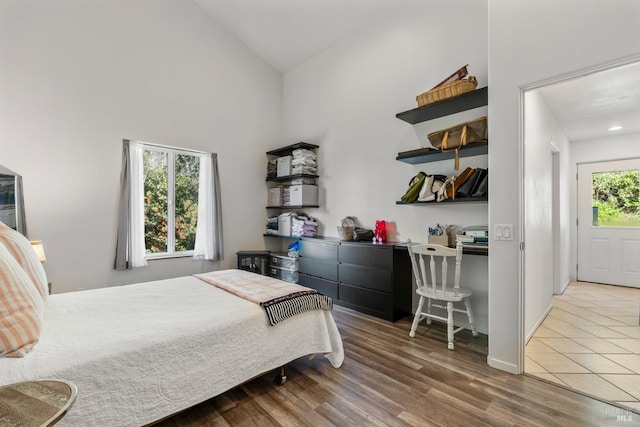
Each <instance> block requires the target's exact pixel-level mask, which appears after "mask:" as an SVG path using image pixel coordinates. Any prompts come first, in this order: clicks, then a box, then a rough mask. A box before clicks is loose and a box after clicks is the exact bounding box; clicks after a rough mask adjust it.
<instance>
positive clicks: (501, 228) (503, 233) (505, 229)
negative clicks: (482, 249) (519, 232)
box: [493, 224, 513, 240]
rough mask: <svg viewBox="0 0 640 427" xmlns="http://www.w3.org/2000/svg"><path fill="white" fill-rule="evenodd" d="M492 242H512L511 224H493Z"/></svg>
mask: <svg viewBox="0 0 640 427" xmlns="http://www.w3.org/2000/svg"><path fill="white" fill-rule="evenodd" d="M493 240H513V224H494V225H493Z"/></svg>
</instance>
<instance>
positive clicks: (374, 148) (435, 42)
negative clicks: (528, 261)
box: [284, 1, 488, 333]
mask: <svg viewBox="0 0 640 427" xmlns="http://www.w3.org/2000/svg"><path fill="white" fill-rule="evenodd" d="M486 13H487V10H486V3H485V2H484V1H473V2H469V1H430V2H422V1H405V2H399V5H398V7H397V10H396V12H395V13H394V14H392V15H390V16H387V17H386V18H385V19H384V21H381V22H373V23H371V25H370V26H368V27H367V28H365V29H363V30H362V31H360V32H358V33H356V34H353V35H352V36H351V37H349V38H347V39H345V40H342V41H341V42H340V43H338V44H337V45H335V46H333V47H332V48H330V49H328V50H326V51H324V52H323V53H321V54H320V55H318V56H316V57H314V58H313V59H311V60H310V61H308V62H307V63H305V64H303V65H301V66H300V67H298V68H296V69H294V70H293V71H291V72H289V73H287V74H285V76H284V132H285V139H287V140H292V141H298V140H302V141H308V142H312V143H317V144H318V145H319V146H320V149H319V152H318V157H319V174H320V176H321V178H320V179H319V185H320V187H321V192H320V205H321V208H320V209H315V210H310V211H309V214H311V215H314V216H317V218H318V219H319V220H320V222H321V224H322V228H321V230H320V233H321V234H324V235H328V236H337V235H338V234H337V231H336V226H337V225H339V223H340V220H341V219H342V218H344V217H345V216H348V215H353V216H356V217H358V219H359V220H360V222H361V223H362V225H363V226H366V227H373V226H374V224H375V220H376V219H384V220H386V221H392V222H394V223H395V226H396V228H397V233H396V234H395V235H394V236H393V240H397V241H406V240H407V239H408V238H411V239H412V240H413V241H418V242H423V241H425V240H426V234H427V229H428V227H429V226H432V225H435V224H437V223H440V224H458V225H460V226H467V225H480V224H487V220H488V214H487V205H486V204H467V205H457V206H455V205H440V206H400V205H396V204H395V202H396V201H397V200H399V199H400V197H401V196H402V195H403V194H404V192H405V190H406V188H407V184H408V182H409V180H410V179H411V177H412V176H414V175H415V174H416V173H417V172H418V171H421V170H422V171H425V172H426V173H429V174H432V173H445V174H451V173H453V172H454V171H453V161H452V160H451V161H446V162H437V163H427V164H420V165H416V166H412V165H409V164H406V163H402V162H399V161H396V160H395V157H396V156H397V154H398V152H401V151H406V150H412V149H416V148H420V147H421V146H424V145H426V144H427V138H426V135H427V134H428V133H429V132H431V131H434V130H438V129H442V128H445V127H448V126H451V125H454V124H456V123H459V122H462V121H465V120H470V119H474V118H476V117H478V116H480V115H486V112H487V108H486V107H484V108H479V109H475V110H473V111H470V112H465V113H459V114H456V115H454V116H451V117H446V118H442V119H438V120H434V121H432V122H429V123H425V124H421V125H415V126H412V125H410V124H408V123H406V122H403V121H401V120H398V119H397V118H396V117H395V115H396V114H397V113H399V112H402V111H406V110H409V109H413V108H416V107H417V103H416V101H415V97H416V95H418V94H420V93H422V92H424V91H426V90H428V89H430V88H431V87H433V86H434V85H436V84H437V83H439V82H440V81H441V80H442V79H443V78H445V77H446V76H448V75H449V74H451V73H452V72H453V71H455V70H457V69H458V68H459V67H461V66H462V65H465V64H467V63H468V64H470V66H469V71H470V74H472V75H475V76H476V77H477V78H478V81H479V85H478V87H484V86H486V82H487V40H486V22H487V16H486ZM452 22H455V25H454V27H455V30H452V28H453V27H452ZM486 165H487V156H480V157H478V158H463V159H461V170H462V169H464V168H465V167H467V166H471V167H474V166H483V167H486ZM486 280H487V258H486V257H481V256H466V257H465V258H464V260H463V281H465V283H468V284H470V286H471V287H472V288H473V289H474V292H475V294H474V300H473V304H474V309H475V310H476V312H477V315H478V316H477V317H478V319H479V320H480V321H479V326H480V330H481V331H482V332H485V333H486V332H487V325H486V322H487V316H488V313H487V301H488V297H487V282H486Z"/></svg>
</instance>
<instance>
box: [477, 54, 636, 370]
mask: <svg viewBox="0 0 640 427" xmlns="http://www.w3.org/2000/svg"><path fill="white" fill-rule="evenodd" d="M639 61H640V55H637V54H636V55H633V56H629V57H625V58H619V59H616V60H613V61H611V62H607V63H602V64H596V65H592V66H590V67H585V68H582V69H579V70H575V71H572V72H569V73H565V74H560V75H557V76H554V77H550V78H548V79H542V80H539V81H536V82H532V83H529V84H526V85H522V86H520V87H519V94H518V98H519V111H518V116H519V117H518V129H519V131H518V153H519V159H518V166H519V167H518V187H519V197H518V199H519V200H518V206H519V211H518V235H519V236H520V242H519V243H520V245H519V247H520V251H519V252H520V254H519V263H518V284H517V286H518V343H517V345H518V351H517V354H518V366H517V369H516V372H517V373H518V374H522V373H524V362H525V351H524V349H525V345H526V332H525V312H524V310H525V306H526V301H525V283H524V277H525V275H524V271H525V268H526V266H525V256H524V251H525V241H524V238H523V237H522V236H525V234H524V233H525V226H524V225H525V224H524V212H525V211H524V203H525V200H526V193H525V185H524V176H525V171H524V141H525V128H524V123H525V108H524V106H525V93H526V92H528V91H530V90H534V89H539V88H541V87H544V86H547V85H552V84H556V83H561V82H564V81H567V80H572V79H575V78H579V77H583V76H585V75H588V74H593V73H598V72H601V71H606V70H610V69H612V68H617V67H622V66H625V65H629V64H633V63H637V62H639ZM572 167H576V165H572ZM576 186H577V184H576ZM576 202H577V200H574V201H573V202H572V203H576ZM489 216H490V218H489V219H491V213H489ZM554 246H555V242H554ZM573 268H576V266H573ZM576 274H577V268H576Z"/></svg>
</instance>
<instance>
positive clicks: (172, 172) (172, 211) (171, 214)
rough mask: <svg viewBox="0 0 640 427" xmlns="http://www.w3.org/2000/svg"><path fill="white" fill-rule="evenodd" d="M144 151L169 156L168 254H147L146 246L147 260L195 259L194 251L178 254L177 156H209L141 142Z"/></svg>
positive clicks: (183, 149)
mask: <svg viewBox="0 0 640 427" xmlns="http://www.w3.org/2000/svg"><path fill="white" fill-rule="evenodd" d="M140 145H141V146H142V150H143V151H145V150H146V151H157V152H161V153H166V154H167V252H158V253H147V252H146V244H145V259H146V260H156V259H167V258H186V257H193V254H194V253H195V250H194V249H191V250H188V251H179V252H176V250H175V249H176V236H175V220H176V218H175V215H176V208H175V201H176V200H175V195H176V188H175V187H176V156H177V155H187V156H193V157H198V159H200V158H202V157H203V156H206V155H208V154H209V153H206V152H204V151H196V150H189V149H185V148H177V147H170V146H167V145H158V144H150V143H147V142H141V143H140ZM142 172H143V176H144V173H145V171H144V166H143V171H142ZM198 185H200V178H199V177H198ZM168 230H173V232H172V233H169V231H168Z"/></svg>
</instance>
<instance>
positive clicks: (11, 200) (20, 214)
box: [0, 165, 27, 236]
mask: <svg viewBox="0 0 640 427" xmlns="http://www.w3.org/2000/svg"><path fill="white" fill-rule="evenodd" d="M0 222H3V223H5V224H6V225H7V226H9V227H11V228H13V229H14V230H18V231H19V232H20V233H22V234H24V235H25V236H26V235H27V224H26V222H25V215H24V198H23V195H22V177H21V176H20V175H18V174H17V173H15V172H13V171H11V170H9V169H7V168H5V167H4V166H2V165H0Z"/></svg>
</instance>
